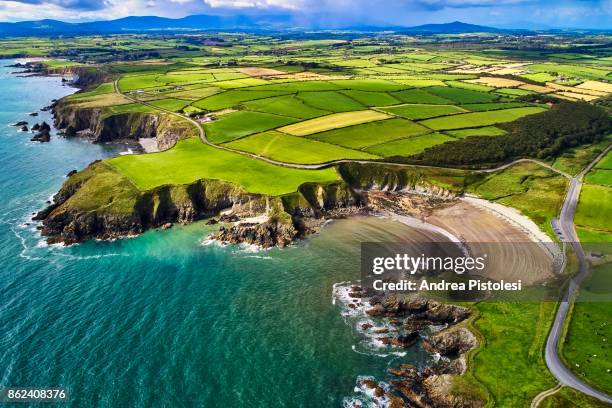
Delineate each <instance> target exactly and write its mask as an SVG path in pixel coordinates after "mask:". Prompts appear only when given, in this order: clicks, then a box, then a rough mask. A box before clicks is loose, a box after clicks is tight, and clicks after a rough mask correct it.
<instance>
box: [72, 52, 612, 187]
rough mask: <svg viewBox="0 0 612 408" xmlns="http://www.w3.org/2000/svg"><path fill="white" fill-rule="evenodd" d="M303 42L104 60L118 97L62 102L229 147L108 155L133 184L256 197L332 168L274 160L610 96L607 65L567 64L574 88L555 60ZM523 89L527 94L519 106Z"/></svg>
mask: <svg viewBox="0 0 612 408" xmlns="http://www.w3.org/2000/svg"><path fill="white" fill-rule="evenodd" d="M307 45H308V46H307V47H306V48H305V49H304V50H302V51H301V54H300V52H296V53H295V54H294V55H289V56H287V57H286V59H285V60H283V61H281V60H280V59H278V58H271V57H270V56H266V55H249V54H248V51H245V50H242V51H240V53H242V52H243V53H244V54H240V57H241V58H242V59H239V60H238V62H236V60H235V59H232V60H230V59H229V58H230V57H232V58H236V57H237V54H236V52H238V51H236V50H231V52H230V51H227V52H228V53H230V54H232V55H228V56H227V58H225V57H223V56H219V57H218V58H204V57H202V58H199V57H191V58H166V59H163V60H162V59H159V60H150V61H142V62H139V63H130V64H111V71H114V72H115V73H118V74H119V80H118V89H119V92H115V89H114V86H113V84H112V83H104V84H102V85H99V86H97V87H94V88H93V89H90V90H88V91H86V92H81V93H78V94H76V95H74V96H72V97H70V103H72V104H74V105H75V106H77V107H82V108H100V109H101V110H102V112H103V116H105V117H110V116H114V115H119V114H129V113H137V114H156V113H157V114H159V113H164V112H165V113H166V114H167V113H168V112H175V113H178V114H181V115H185V116H187V115H189V116H191V117H192V118H194V119H195V120H196V121H198V122H199V123H200V126H201V127H202V129H203V130H204V132H205V135H206V138H207V139H208V140H209V141H210V142H212V143H213V144H216V145H220V146H223V147H226V148H228V149H231V150H233V151H234V152H233V153H232V152H229V151H225V152H221V151H217V150H215V149H211V148H205V147H202V146H199V145H198V143H197V142H195V141H190V142H188V143H184V142H182V143H179V144H178V145H177V146H176V147H174V148H172V149H170V150H169V151H166V152H161V153H156V154H155V156H154V157H136V156H130V157H125V158H119V159H115V160H114V161H111V163H112V164H113V166H114V167H115V168H116V169H117V170H119V171H121V172H123V173H124V174H125V175H127V176H128V177H129V178H130V179H132V180H133V181H134V183H135V184H136V185H137V186H139V187H141V188H152V187H156V186H159V185H163V184H176V183H185V182H188V181H190V180H188V178H189V177H191V178H192V179H197V178H204V177H209V178H219V179H224V180H227V181H235V182H238V183H239V184H241V185H242V186H243V187H246V188H247V189H252V191H253V192H263V193H273V192H274V193H277V192H280V193H282V192H285V191H286V190H287V188H288V187H282V188H280V187H279V188H271V187H266V184H269V182H268V181H263V182H261V183H258V182H253V181H250V182H249V181H247V179H258V178H261V179H262V180H270V178H269V176H270V174H271V173H275V174H276V175H277V177H275V178H274V180H279V179H284V178H286V180H287V183H288V185H295V183H293V184H292V181H293V180H301V181H302V182H305V181H321V174H323V173H325V174H326V176H325V177H323V178H329V174H330V173H331V172H333V170H327V171H326V172H315V171H312V170H304V169H289V168H287V167H283V166H282V164H284V163H285V164H297V165H305V164H325V163H331V162H334V161H337V160H343V159H355V160H384V159H385V158H388V157H396V156H407V157H409V156H413V155H417V154H419V153H422V152H423V151H425V150H426V149H428V148H431V147H434V146H437V145H440V144H443V143H449V142H455V141H459V140H462V139H465V138H469V137H472V136H488V137H495V136H499V135H503V134H505V133H506V132H505V130H503V129H502V128H500V127H498V126H497V125H499V124H503V123H508V122H512V121H515V120H517V119H519V118H522V117H525V116H529V115H533V114H537V113H541V112H544V111H546V110H547V109H548V108H549V105H548V104H546V103H544V102H545V100H544V99H543V100H539V99H538V95H542V96H543V95H546V97H552V98H558V99H571V100H579V99H581V100H591V99H592V97H601V96H605V95H607V94H608V93H609V92H612V89H610V87H609V86H608V84H607V83H605V82H602V81H598V79H603V78H604V77H605V75H604V77H601V76H599V77H597V74H601V73H602V72H604V70H600V71H601V72H600V71H593V68H588V67H585V68H584V69H578V68H576V70H575V71H572V74H575V75H583V79H582V81H581V82H580V81H573V82H571V84H572V85H571V86H570V85H565V84H566V83H570V82H568V80H567V78H566V77H565V76H563V75H569V73H568V71H566V68H567V67H566V66H562V67H561V68H563V73H561V74H560V73H554V72H553V74H551V73H549V72H548V71H546V68H547V67H550V68H551V69H552V67H554V65H550V66H549V65H547V64H531V63H528V62H525V63H524V64H521V63H516V62H511V61H510V60H507V59H504V58H501V57H500V58H496V59H493V58H478V57H476V56H475V55H473V54H470V53H467V52H463V53H460V52H443V51H440V52H425V51H424V50H409V51H406V52H401V53H394V54H393V55H392V57H393V59H392V61H390V60H389V59H390V57H391V55H387V54H375V53H374V54H372V53H369V54H364V55H354V56H352V57H348V58H347V57H345V56H344V55H340V53H339V52H338V51H336V50H334V49H333V47H330V46H329V43H316V42H315V43H312V44H310V43H309V44H307ZM271 47H272V48H274V46H271ZM309 47H311V48H309ZM229 61H231V63H230V62H229ZM224 62H225V63H224ZM309 64H310V65H309ZM577 67H578V66H577ZM605 72H606V75H607V71H605ZM500 74H503V75H504V77H500V76H499V75H500ZM508 75H511V76H512V79H510V78H507V76H508ZM122 94H123V95H125V96H123V95H122ZM525 95H535V97H534V98H532V99H531V100H530V102H527V100H526V99H525V98H522V97H524V96H525ZM126 96H127V97H126ZM135 101H136V102H135ZM240 152H244V153H247V154H248V155H241V154H240ZM200 157H201V159H198V158H200ZM258 157H263V158H268V159H271V160H274V161H277V162H279V164H280V165H274V164H269V163H267V164H266V165H265V166H264V167H266V170H265V171H264V172H263V173H262V174H261V175H260V174H258V173H257V171H259V170H257V171H255V170H254V169H256V168H257V169H259V167H260V165H261V163H251V161H257V160H258ZM217 160H221V161H223V160H227V161H228V162H231V163H234V160H235V162H236V163H240V164H241V166H238V167H237V168H240V169H242V168H244V169H250V170H249V172H250V174H249V176H248V177H245V179H244V180H242V179H241V180H238V179H236V180H234V179H235V178H236V177H233V176H230V175H229V174H230V173H231V171H220V169H221V167H220V166H217V165H216V164H215V163H216V162H217ZM153 163H155V164H153ZM143 165H145V166H148V167H147V173H146V175H143V174H140V170H139V168H140V167H141V166H143ZM242 165H244V167H242ZM132 169H133V170H132ZM213 169H214V170H213ZM293 170H300V171H298V172H295V174H293V173H294V172H293ZM289 173H291V174H290V175H289ZM298 174H299V175H298ZM308 175H311V176H312V177H310V176H308ZM260 176H261V177H260ZM230 179H231V180H230ZM191 181H192V180H191ZM275 183H276V181H275ZM258 184H260V186H258V187H254V186H256V185H258ZM289 189H291V188H289ZM277 190H278V191H277Z"/></svg>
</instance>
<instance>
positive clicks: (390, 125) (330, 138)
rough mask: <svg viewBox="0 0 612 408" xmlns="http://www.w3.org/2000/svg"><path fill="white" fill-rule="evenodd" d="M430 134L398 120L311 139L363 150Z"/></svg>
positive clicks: (366, 124) (418, 126)
mask: <svg viewBox="0 0 612 408" xmlns="http://www.w3.org/2000/svg"><path fill="white" fill-rule="evenodd" d="M428 132H430V130H429V129H427V128H426V127H424V126H421V125H419V124H418V123H414V122H411V121H409V120H405V119H399V118H397V119H387V120H379V121H376V122H370V123H365V124H363V125H356V126H349V127H345V128H341V129H335V130H330V131H327V132H321V133H316V134H313V135H310V136H309V138H313V139H316V140H320V141H323V142H327V143H332V144H336V145H340V146H345V147H350V148H353V149H362V148H364V147H367V146H371V145H375V144H380V143H384V142H388V141H391V140H395V139H399V138H402V137H408V136H416V135H420V134H424V133H428Z"/></svg>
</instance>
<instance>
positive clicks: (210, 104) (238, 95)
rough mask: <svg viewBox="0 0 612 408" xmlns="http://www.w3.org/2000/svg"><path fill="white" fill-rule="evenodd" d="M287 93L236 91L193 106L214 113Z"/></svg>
mask: <svg viewBox="0 0 612 408" xmlns="http://www.w3.org/2000/svg"><path fill="white" fill-rule="evenodd" d="M288 93H289V92H284V91H247V90H240V89H236V90H230V91H226V92H222V93H218V94H216V95H212V96H209V97H208V98H205V99H202V100H200V101H197V102H194V103H193V105H194V106H197V107H198V108H202V109H207V110H210V111H216V110H220V109H225V108H231V107H234V106H237V105H240V103H242V102H246V101H252V100H255V99H263V98H269V97H271V96H279V95H286V94H288Z"/></svg>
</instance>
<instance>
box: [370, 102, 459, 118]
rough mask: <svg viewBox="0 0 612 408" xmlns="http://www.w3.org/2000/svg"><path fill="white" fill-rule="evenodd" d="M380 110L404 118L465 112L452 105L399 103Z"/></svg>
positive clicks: (432, 116)
mask: <svg viewBox="0 0 612 408" xmlns="http://www.w3.org/2000/svg"><path fill="white" fill-rule="evenodd" d="M381 110H382V111H384V112H388V113H391V114H393V115H397V116H401V117H403V118H406V119H415V120H416V119H428V118H434V117H437V116H444V115H454V114H456V113H465V112H466V110H465V109H462V108H460V107H458V106H454V105H399V106H392V107H387V108H381Z"/></svg>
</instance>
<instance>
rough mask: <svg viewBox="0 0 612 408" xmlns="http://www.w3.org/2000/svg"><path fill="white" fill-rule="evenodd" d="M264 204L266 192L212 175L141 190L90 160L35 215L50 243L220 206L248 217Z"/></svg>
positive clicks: (136, 229)
mask: <svg viewBox="0 0 612 408" xmlns="http://www.w3.org/2000/svg"><path fill="white" fill-rule="evenodd" d="M267 205H268V199H267V198H266V197H263V196H260V195H256V194H249V193H246V192H245V191H244V190H242V189H240V188H239V187H236V186H235V185H233V184H230V183H226V182H223V181H218V180H198V181H195V182H194V183H191V184H188V185H175V186H161V187H158V188H156V189H153V190H150V191H141V190H139V189H137V188H136V187H135V186H134V185H133V184H132V182H131V181H130V180H128V179H127V178H125V177H124V176H122V175H121V174H119V173H117V172H116V171H115V170H114V169H112V168H111V167H109V166H108V165H107V164H106V163H104V162H95V163H92V164H91V165H89V166H88V167H87V168H86V169H84V170H82V171H81V172H78V173H76V174H74V175H72V176H71V177H69V178H68V180H67V181H66V182H65V183H64V185H63V186H62V188H61V189H60V191H59V192H58V193H57V194H56V195H55V196H54V197H53V204H51V205H50V206H49V207H48V208H46V209H45V210H43V211H41V212H39V213H38V214H37V215H36V216H35V219H36V220H41V221H42V230H41V231H42V234H43V235H45V236H48V237H49V241H50V242H65V243H74V242H79V241H82V240H85V239H92V238H97V239H111V238H116V237H120V236H129V235H135V234H139V233H141V232H143V231H144V230H146V229H149V228H155V227H159V226H162V225H164V224H166V223H172V222H180V223H189V222H193V221H195V220H197V219H200V218H202V217H206V216H211V215H214V214H217V213H218V212H219V211H221V210H223V209H230V208H231V209H232V210H233V211H234V212H236V213H238V214H240V215H241V216H254V215H256V214H259V213H261V212H262V211H265V209H266V206H267Z"/></svg>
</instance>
